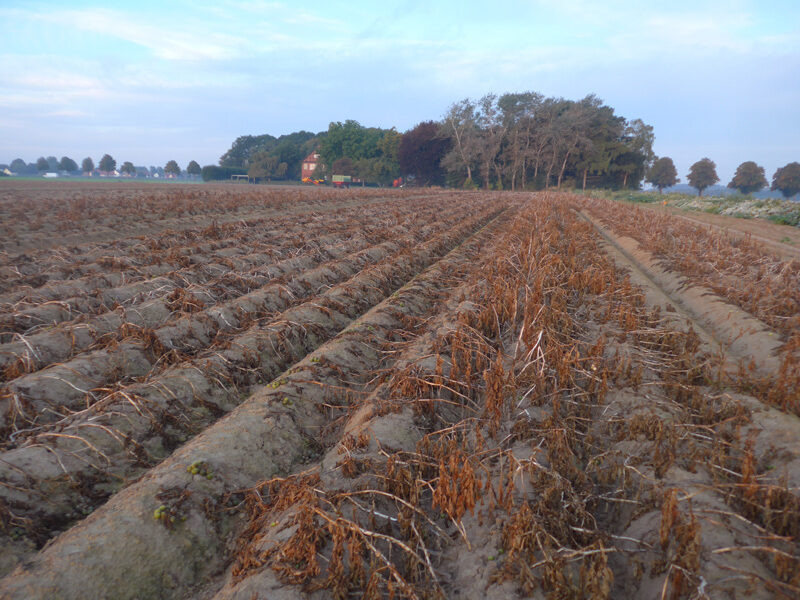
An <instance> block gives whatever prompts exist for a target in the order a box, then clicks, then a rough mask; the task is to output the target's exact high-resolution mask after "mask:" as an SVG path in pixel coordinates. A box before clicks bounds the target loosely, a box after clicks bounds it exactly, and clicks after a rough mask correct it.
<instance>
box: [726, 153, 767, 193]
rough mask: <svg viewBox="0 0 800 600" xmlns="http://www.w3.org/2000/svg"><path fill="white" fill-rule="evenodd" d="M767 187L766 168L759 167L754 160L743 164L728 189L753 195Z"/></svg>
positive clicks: (738, 168)
mask: <svg viewBox="0 0 800 600" xmlns="http://www.w3.org/2000/svg"><path fill="white" fill-rule="evenodd" d="M766 186H767V177H766V175H765V174H764V167H759V166H758V165H757V164H756V163H754V162H753V161H752V160H748V161H747V162H743V163H742V164H740V165H739V166H738V167H737V169H736V174H735V175H734V176H733V179H731V181H730V183H729V184H728V187H729V188H730V189H732V190H739V191H740V192H741V193H743V194H751V193H752V192H757V191H758V190H760V189H762V188H765V187H766Z"/></svg>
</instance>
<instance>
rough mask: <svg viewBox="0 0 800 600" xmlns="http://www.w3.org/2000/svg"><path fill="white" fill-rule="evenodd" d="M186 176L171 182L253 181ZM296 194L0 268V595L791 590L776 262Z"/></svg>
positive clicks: (600, 226) (517, 214) (784, 374)
mask: <svg viewBox="0 0 800 600" xmlns="http://www.w3.org/2000/svg"><path fill="white" fill-rule="evenodd" d="M140 192H141V190H138V191H132V192H131V193H133V194H137V193H140ZM211 192H212V190H211V188H209V195H208V196H207V197H205V196H204V197H197V198H195V199H194V200H192V199H191V198H189V197H186V198H181V199H179V200H176V202H178V204H182V203H185V205H186V206H188V207H189V208H190V209H191V210H196V211H198V213H199V212H202V211H206V213H207V214H222V213H226V214H227V213H233V212H236V211H247V210H250V209H249V208H246V205H247V203H248V202H255V203H258V202H264V201H265V200H264V198H263V197H262V198H261V199H257V198H255V197H253V198H250V197H249V196H247V194H246V193H244V195H243V196H241V197H240V198H239V202H240V203H241V204H242V205H243V206H245V208H243V207H242V206H239V207H236V206H235V204H236V202H234V201H233V200H232V198H233V197H232V196H230V195H228V192H227V191H219V192H214V193H211ZM321 192H322V193H321V194H320V195H319V196H316V197H315V196H314V195H313V194H312V193H311V192H308V191H305V190H304V191H303V192H302V193H303V194H304V196H303V197H302V198H301V197H295V196H294V195H293V194H294V193H295V192H294V191H291V190H289V191H286V192H285V193H287V194H290V197H291V198H292V199H295V200H297V201H298V202H297V203H296V204H293V205H292V206H291V207H287V198H286V197H281V196H280V195H270V196H269V198H268V199H267V201H268V203H269V204H270V208H269V211H272V212H271V213H270V214H267V213H266V212H264V213H260V214H258V215H255V214H253V216H252V217H251V218H249V219H246V220H244V221H242V223H241V224H239V222H238V221H233V220H231V221H227V222H226V223H227V224H226V223H223V221H222V220H218V221H217V224H213V223H212V225H205V224H203V225H202V227H200V226H198V227H194V228H192V227H186V228H184V229H182V230H181V231H180V232H178V231H177V230H175V231H168V230H166V229H160V227H161V225H160V224H158V223H157V221H158V219H154V220H153V223H154V226H155V229H154V230H153V232H152V233H151V234H149V235H148V236H146V237H144V238H139V239H136V238H126V237H120V238H119V239H116V240H114V241H113V242H88V243H86V244H85V245H83V246H76V247H71V246H54V247H53V248H48V249H45V250H42V251H41V253H40V254H38V255H37V260H36V261H33V262H31V263H26V262H25V261H24V260H23V259H22V258H20V257H17V258H15V257H13V256H11V255H8V256H7V257H6V260H7V263H6V264H7V267H8V269H10V270H11V271H13V270H14V269H18V270H19V274H18V276H17V277H16V279H13V280H10V281H9V284H8V286H7V288H6V289H5V290H4V291H3V292H2V293H3V294H4V295H5V296H4V297H6V298H7V302H6V303H5V304H2V305H0V308H2V311H0V318H2V319H4V321H3V322H4V323H7V324H8V327H10V328H12V334H11V335H9V338H8V339H5V340H4V343H3V344H2V345H0V356H1V355H2V353H3V351H5V352H6V353H8V355H9V358H8V359H7V360H5V362H4V363H3V364H4V365H5V371H4V373H5V374H4V378H5V379H4V384H3V385H4V388H3V391H2V392H0V396H2V402H4V404H3V407H4V410H5V415H4V419H5V420H4V421H3V423H4V425H3V427H4V430H3V437H2V441H0V546H1V547H2V551H0V569H1V570H2V571H0V575H4V577H3V578H2V579H0V597H3V598H5V597H8V598H52V597H56V598H86V597H98V598H102V597H115V598H199V599H210V598H215V599H220V600H221V599H232V598H237V599H243V600H252V599H253V598H256V599H267V598H270V599H273V598H320V599H322V598H331V597H333V598H341V599H344V598H350V597H365V598H391V597H394V598H419V599H422V598H476V599H477V598H559V599H583V598H606V599H610V598H648V599H649V598H653V599H659V600H661V599H664V598H670V599H679V598H765V599H766V598H796V597H798V596H800V417H798V414H800V397H798V394H799V393H800V391H799V390H800V360H798V352H800V336H798V335H796V330H795V328H796V327H797V325H798V323H797V321H796V319H798V318H800V317H798V308H797V307H798V306H800V287H798V285H797V283H798V277H800V273H799V269H798V266H797V265H796V264H795V263H793V262H787V261H785V260H783V259H782V257H781V256H779V255H776V254H774V253H773V252H772V251H771V250H769V249H767V248H765V247H764V246H763V245H761V244H760V242H758V241H757V240H754V239H752V236H751V238H745V239H742V238H739V237H736V236H730V235H728V234H725V233H722V232H717V231H716V230H710V229H708V228H707V227H696V226H695V225H694V224H691V223H688V222H686V221H685V220H680V219H676V218H675V217H672V216H670V215H659V214H658V213H653V212H644V211H641V210H633V209H629V208H626V207H625V208H622V209H621V208H620V205H617V204H613V203H607V204H606V203H604V202H602V201H594V200H587V199H585V198H582V197H577V196H570V195H566V194H550V193H547V194H508V193H494V194H488V193H479V192H464V193H453V192H430V193H424V194H423V193H419V192H417V193H412V192H411V191H403V192H400V193H393V192H388V193H387V192H385V191H384V192H375V191H367V192H363V193H362V192H349V193H347V194H349V195H347V194H345V195H340V196H336V195H328V194H327V193H325V192H324V191H321ZM96 193H98V194H100V193H101V192H96ZM187 193H188V192H187ZM204 193H205V192H204ZM215 193H216V194H219V195H220V196H219V198H218V200H219V202H218V204H215V201H214V194H215ZM237 193H239V192H237ZM270 194H271V192H270ZM362 194H363V195H362ZM381 194H383V195H381ZM105 201H107V202H109V203H110V204H113V202H111V200H110V199H106V200H105ZM193 201H196V202H197V205H198V206H197V208H196V209H194V208H192V202H193ZM99 204H100V205H102V204H103V202H100V203H99ZM110 204H109V205H110ZM182 205H183V204H182ZM320 206H325V207H326V209H325V210H322V209H319V208H316V207H320ZM303 207H307V208H308V210H306V208H303ZM615 207H617V208H615ZM39 210H40V211H41V214H42V215H45V214H46V211H45V210H44V209H43V208H41V207H40V209H39ZM290 211H292V212H290ZM101 213H103V210H100V209H98V212H97V213H96V214H94V216H91V215H90V217H89V218H88V221H87V223H86V224H85V228H87V229H91V227H92V226H93V225H92V218H101V216H102V215H101ZM102 218H105V217H102ZM165 218H166V217H165ZM293 220H294V222H293ZM327 220H329V223H328V225H329V227H326V221H327ZM75 227H76V228H78V229H79V228H80V227H81V225H80V223H76V224H75ZM25 228H26V226H25V225H24V224H23V225H21V227H20V232H21V233H24V231H25V230H26V229H25ZM26 235H27V234H26ZM248 240H253V241H252V243H253V244H254V247H252V248H250V247H248ZM107 243H108V244H110V245H108V246H104V245H105V244H107ZM159 255H163V256H164V257H165V261H164V262H163V263H158V262H157V261H155V260H154V259H155V258H156V257H158V256H159ZM111 256H113V258H114V259H115V260H114V261H111V262H108V261H106V260H103V259H104V257H111ZM167 256H170V257H171V258H166V257H167ZM158 264H163V265H164V266H165V267H166V268H165V269H164V270H163V272H161V271H155V270H154V271H147V269H148V268H149V267H152V266H154V265H158ZM25 265H28V266H27V267H26V266H25ZM72 266H74V267H75V268H74V269H72V268H71V267H72ZM220 267H222V268H220ZM25 269H27V271H25ZM23 271H25V272H23ZM106 273H108V274H111V273H116V274H118V275H119V277H117V278H111V279H110V280H109V281H107V285H102V284H100V281H101V279H102V277H103V276H104V275H105V274H106ZM33 278H39V279H38V280H34V279H33ZM128 278H130V279H128ZM123 279H124V280H123ZM180 282H183V284H181V283H180ZM237 282H238V283H237ZM130 285H135V286H139V288H138V289H141V290H143V292H142V295H141V296H136V297H128V298H127V299H124V300H123V301H122V302H121V303H120V306H118V307H115V306H113V305H111V306H109V305H108V301H106V300H103V302H101V303H100V304H97V305H95V304H94V303H93V301H92V300H90V298H98V297H103V298H107V297H110V295H111V294H115V293H119V294H123V293H124V290H126V289H128V288H127V286H130ZM94 286H97V287H96V289H91V288H92V287H94ZM87 288H88V289H87ZM144 290H147V291H144ZM177 290H180V291H177ZM23 292H24V294H23ZM16 294H22V295H21V296H15V295H16ZM120 297H121V298H122V296H120ZM52 303H56V304H58V305H59V306H60V307H61V308H60V310H61V312H60V313H57V314H56V313H53V314H54V315H56V317H55V318H54V319H53V322H52V324H48V323H47V322H46V317H44V315H46V314H48V313H46V312H45V309H44V307H45V306H46V305H48V304H52ZM148 307H159V308H158V309H155V308H152V309H151V310H152V313H150V312H146V310H148ZM137 312H141V313H142V315H141V316H137V317H135V318H136V319H139V321H136V322H134V317H133V314H134V313H137ZM34 315H39V316H38V317H37V318H38V319H39V321H34V320H32V319H33V316H34ZM112 315H118V316H119V315H121V316H123V317H124V320H123V321H122V323H119V322H118V321H119V320H114V319H112V318H111V317H112ZM144 319H147V320H146V321H145V320H144ZM13 328H16V329H13ZM69 336H73V339H74V342H70V343H68V344H67V345H66V347H64V340H65V339H69ZM48 377H50V378H48ZM68 384H69V385H68ZM56 386H62V387H56ZM64 386H66V387H64ZM70 386H71V387H70ZM74 388H79V389H78V390H75V389H74Z"/></svg>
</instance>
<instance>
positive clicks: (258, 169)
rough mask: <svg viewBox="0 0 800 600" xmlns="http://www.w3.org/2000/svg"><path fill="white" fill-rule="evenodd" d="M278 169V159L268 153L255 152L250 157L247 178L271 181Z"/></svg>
mask: <svg viewBox="0 0 800 600" xmlns="http://www.w3.org/2000/svg"><path fill="white" fill-rule="evenodd" d="M277 168H278V157H277V156H272V155H271V154H270V153H269V152H256V153H255V154H254V155H253V156H251V157H250V166H249V167H248V168H247V176H248V177H252V178H253V179H272V178H273V177H275V171H276V170H277Z"/></svg>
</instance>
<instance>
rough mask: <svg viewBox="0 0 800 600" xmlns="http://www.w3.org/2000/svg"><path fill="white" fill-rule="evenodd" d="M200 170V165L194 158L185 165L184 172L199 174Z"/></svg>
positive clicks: (193, 174)
mask: <svg viewBox="0 0 800 600" xmlns="http://www.w3.org/2000/svg"><path fill="white" fill-rule="evenodd" d="M201 171H202V169H200V165H199V164H198V163H197V161H194V160H193V161H190V162H189V164H188V165H186V172H187V173H188V174H189V175H192V176H196V175H200V173H201Z"/></svg>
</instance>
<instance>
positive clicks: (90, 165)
mask: <svg viewBox="0 0 800 600" xmlns="http://www.w3.org/2000/svg"><path fill="white" fill-rule="evenodd" d="M81 171H83V172H84V173H91V172H92V171H94V161H93V160H92V159H91V157H89V156H87V157H86V158H84V159H83V161H82V162H81Z"/></svg>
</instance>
